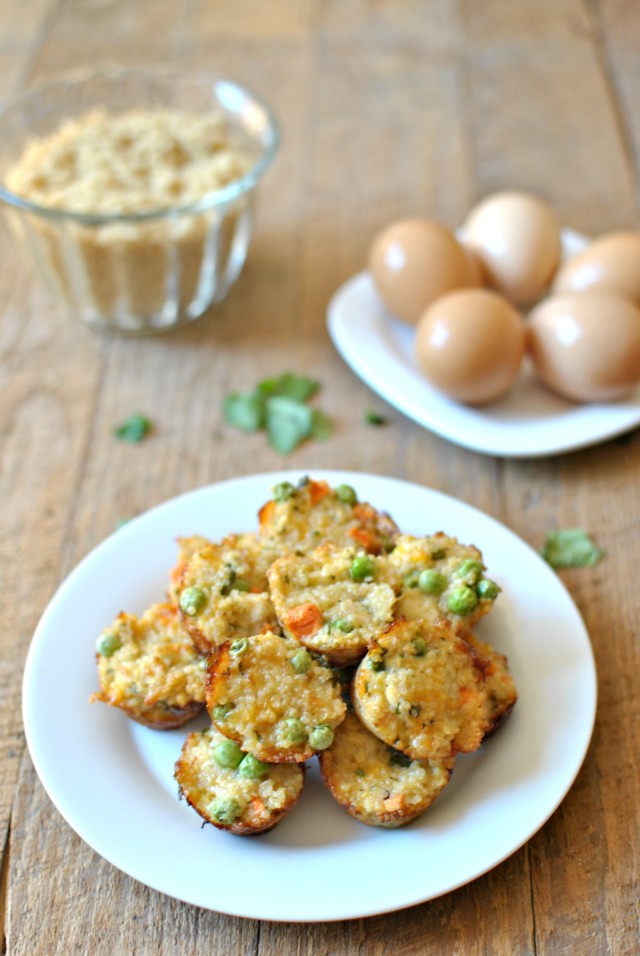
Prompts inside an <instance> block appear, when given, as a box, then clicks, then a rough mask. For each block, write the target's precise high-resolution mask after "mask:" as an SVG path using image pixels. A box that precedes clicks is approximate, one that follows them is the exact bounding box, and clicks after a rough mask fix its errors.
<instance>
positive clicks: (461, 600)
mask: <svg viewBox="0 0 640 956" xmlns="http://www.w3.org/2000/svg"><path fill="white" fill-rule="evenodd" d="M477 605H478V595H477V594H476V592H475V591H472V590H471V588H469V587H467V585H466V584H463V585H462V586H461V587H459V588H454V589H453V591H452V592H451V593H450V594H449V597H448V598H447V607H448V608H449V610H450V611H452V612H453V613H454V614H460V615H465V614H471V612H472V611H473V610H475V608H476V607H477Z"/></svg>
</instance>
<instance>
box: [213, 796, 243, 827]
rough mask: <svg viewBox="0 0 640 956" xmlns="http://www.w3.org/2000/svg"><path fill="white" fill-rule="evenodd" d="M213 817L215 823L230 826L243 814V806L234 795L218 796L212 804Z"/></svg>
mask: <svg viewBox="0 0 640 956" xmlns="http://www.w3.org/2000/svg"><path fill="white" fill-rule="evenodd" d="M210 812H211V817H212V819H213V821H214V822H215V823H222V824H223V825H225V826H229V825H230V824H232V823H235V822H236V820H237V819H238V817H241V816H242V806H241V805H240V801H239V800H235V799H234V798H233V797H217V798H216V799H215V800H214V801H213V803H212V805H211V811H210Z"/></svg>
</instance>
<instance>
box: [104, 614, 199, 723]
mask: <svg viewBox="0 0 640 956" xmlns="http://www.w3.org/2000/svg"><path fill="white" fill-rule="evenodd" d="M105 638H109V639H110V640H111V641H115V643H116V645H117V646H116V649H115V650H113V651H112V652H111V653H100V646H101V644H102V642H103V640H104V639H105ZM96 661H97V665H98V678H99V681H100V690H99V691H98V692H97V693H95V694H94V695H93V696H92V698H91V700H92V701H102V702H103V703H105V704H108V705H109V706H110V707H117V708H118V709H119V710H122V711H123V712H124V713H125V714H127V716H128V717H131V718H132V719H133V720H136V721H137V722H138V723H140V724H144V725H145V726H147V727H153V728H155V729H158V730H172V729H175V728H176V727H181V726H182V725H183V724H185V723H187V721H189V720H191V718H192V717H194V716H195V715H196V714H198V713H200V712H201V711H202V710H203V708H204V689H205V667H206V661H205V659H204V658H202V657H201V656H200V655H198V654H197V653H196V651H195V649H194V647H193V645H192V643H191V640H190V638H189V635H188V634H187V633H186V631H185V630H184V628H183V627H182V623H181V621H180V617H179V615H178V611H177V609H176V608H175V607H174V606H173V605H171V604H166V603H165V604H154V605H152V607H150V608H149V609H148V610H147V611H145V613H144V614H143V615H142V616H141V617H140V618H138V617H136V616H135V615H133V614H124V613H122V614H119V615H118V617H117V618H116V620H115V621H114V622H113V624H112V625H111V627H109V628H107V629H106V630H105V631H104V633H103V635H102V636H101V640H100V642H99V652H98V654H97V655H96Z"/></svg>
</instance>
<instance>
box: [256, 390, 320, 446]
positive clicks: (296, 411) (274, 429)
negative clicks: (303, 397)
mask: <svg viewBox="0 0 640 956" xmlns="http://www.w3.org/2000/svg"><path fill="white" fill-rule="evenodd" d="M312 424H313V409H311V408H309V407H308V406H307V405H303V404H302V402H296V401H294V400H293V399H291V398H284V397H282V396H276V397H275V398H270V399H269V400H268V402H267V435H268V436H269V444H270V445H271V447H272V448H275V450H276V451H277V452H280V454H281V455H288V454H289V452H291V451H293V450H294V449H295V448H297V447H298V445H299V444H300V442H302V441H304V439H305V438H309V436H310V435H311V426H312Z"/></svg>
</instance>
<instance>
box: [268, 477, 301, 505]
mask: <svg viewBox="0 0 640 956" xmlns="http://www.w3.org/2000/svg"><path fill="white" fill-rule="evenodd" d="M295 490H296V489H295V488H294V487H293V485H292V484H291V482H290V481H281V482H280V484H278V485H274V487H273V489H272V491H273V497H274V498H275V500H276V501H288V500H289V498H291V496H292V495H293V494H295Z"/></svg>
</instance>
